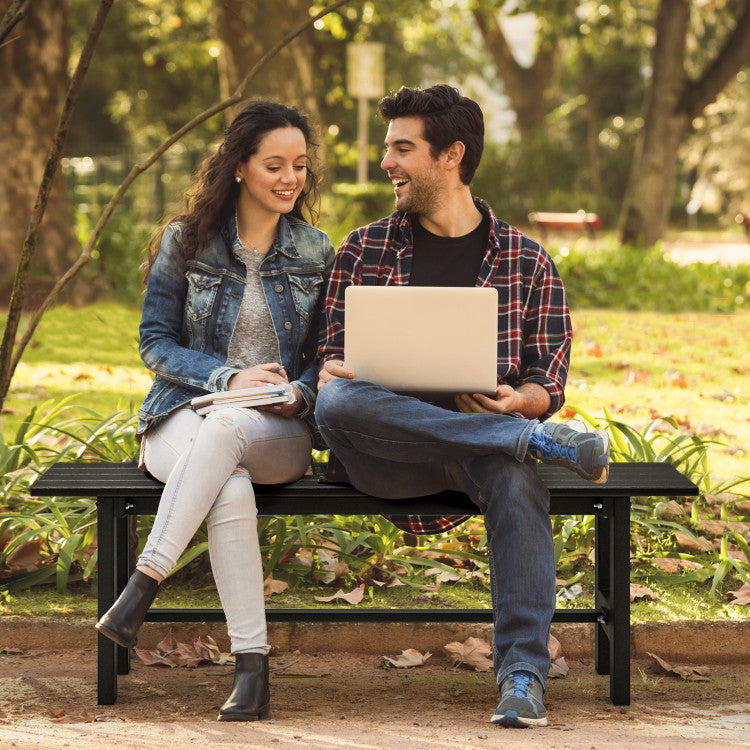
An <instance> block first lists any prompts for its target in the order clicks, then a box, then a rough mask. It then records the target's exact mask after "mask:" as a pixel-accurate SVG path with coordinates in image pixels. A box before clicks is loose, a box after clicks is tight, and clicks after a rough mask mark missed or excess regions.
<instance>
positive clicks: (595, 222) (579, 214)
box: [529, 211, 603, 237]
mask: <svg viewBox="0 0 750 750" xmlns="http://www.w3.org/2000/svg"><path fill="white" fill-rule="evenodd" d="M529 221H530V222H531V223H532V224H533V225H534V226H535V227H538V228H539V230H540V231H541V233H542V236H543V237H546V236H547V230H548V229H562V230H577V231H580V232H583V231H585V232H586V234H588V236H589V237H594V236H595V230H597V229H601V228H602V226H603V224H602V220H601V218H600V217H599V214H595V213H589V212H586V211H576V212H575V213H565V212H562V211H532V212H531V213H530V214H529Z"/></svg>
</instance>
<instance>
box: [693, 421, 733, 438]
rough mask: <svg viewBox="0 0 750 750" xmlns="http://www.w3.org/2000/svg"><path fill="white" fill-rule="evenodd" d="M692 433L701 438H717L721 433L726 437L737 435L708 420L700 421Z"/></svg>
mask: <svg viewBox="0 0 750 750" xmlns="http://www.w3.org/2000/svg"><path fill="white" fill-rule="evenodd" d="M693 434H694V435H697V436H698V437H701V438H717V437H721V436H722V435H726V436H728V437H737V436H736V435H730V434H729V433H728V432H727V431H726V430H724V429H722V428H721V427H717V426H716V425H713V424H710V423H708V422H701V423H700V424H699V425H698V426H697V427H696V428H695V429H694V430H693Z"/></svg>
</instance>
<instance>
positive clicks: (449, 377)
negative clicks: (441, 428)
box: [344, 286, 498, 396]
mask: <svg viewBox="0 0 750 750" xmlns="http://www.w3.org/2000/svg"><path fill="white" fill-rule="evenodd" d="M344 304H345V307H344V311H345V315H344V330H345V336H344V361H345V362H346V365H347V367H348V368H349V369H351V370H352V371H353V372H354V373H355V374H356V376H357V377H358V378H361V379H363V380H371V381H373V382H375V383H379V384H380V385H383V386H385V387H386V388H388V389H389V390H392V391H395V392H397V393H411V394H415V395H421V396H429V395H436V396H438V395H448V394H456V393H488V394H489V393H494V392H495V389H496V387H497V333H498V331H497V320H498V315H497V304H498V302H497V289H493V288H487V287H426V286H349V287H347V288H346V290H345V297H344Z"/></svg>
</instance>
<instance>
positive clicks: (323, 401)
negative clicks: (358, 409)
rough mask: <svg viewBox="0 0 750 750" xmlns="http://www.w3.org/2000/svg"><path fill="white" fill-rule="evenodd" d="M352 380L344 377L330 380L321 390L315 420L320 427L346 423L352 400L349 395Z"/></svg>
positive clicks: (316, 404) (316, 403)
mask: <svg viewBox="0 0 750 750" xmlns="http://www.w3.org/2000/svg"><path fill="white" fill-rule="evenodd" d="M350 383H351V381H349V380H345V379H344V378H336V379H335V380H329V381H328V382H327V383H326V384H325V385H324V386H323V387H322V388H321V389H320V390H319V391H318V398H317V400H316V401H315V421H316V422H317V423H318V426H320V427H327V426H330V427H333V426H335V425H339V424H342V423H344V424H345V423H346V419H347V415H348V414H349V413H350V411H351V407H352V402H351V399H350V397H349V395H347V391H348V390H349V391H350V390H351V388H349V385H350Z"/></svg>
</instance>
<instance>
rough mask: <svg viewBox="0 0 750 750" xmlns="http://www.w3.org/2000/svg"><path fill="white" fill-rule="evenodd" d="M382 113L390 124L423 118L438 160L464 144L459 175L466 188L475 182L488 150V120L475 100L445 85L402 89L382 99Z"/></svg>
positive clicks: (427, 136) (425, 130)
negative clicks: (448, 149) (457, 145)
mask: <svg viewBox="0 0 750 750" xmlns="http://www.w3.org/2000/svg"><path fill="white" fill-rule="evenodd" d="M378 110H379V111H380V116H381V117H382V118H383V119H384V120H385V121H386V122H390V121H391V120H395V119H396V118H398V117H419V118H420V119H421V120H422V122H423V123H424V139H425V140H426V141H427V142H428V143H429V144H430V153H431V154H432V157H433V158H434V159H436V158H437V157H438V156H439V155H440V154H441V153H442V152H443V151H445V149H446V148H448V146H450V145H451V144H452V143H454V142H455V141H461V142H462V143H463V144H464V146H465V147H466V153H465V154H464V158H463V159H462V160H461V167H460V169H459V175H460V177H461V182H463V183H464V185H468V184H469V183H470V182H471V180H472V178H473V177H474V172H475V171H476V169H477V167H478V166H479V160H480V159H481V158H482V149H483V148H484V117H483V116H482V110H481V109H480V108H479V105H478V104H477V103H476V102H475V101H473V100H472V99H469V98H468V97H466V96H461V94H460V93H459V91H458V90H457V89H455V88H453V87H452V86H448V85H447V84H444V83H441V84H438V85H437V86H430V87H429V88H427V89H412V88H407V87H406V86H402V87H401V88H400V89H399V90H398V91H395V92H394V91H392V92H391V95H390V96H386V97H384V98H383V99H381V100H380V103H379V104H378Z"/></svg>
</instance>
